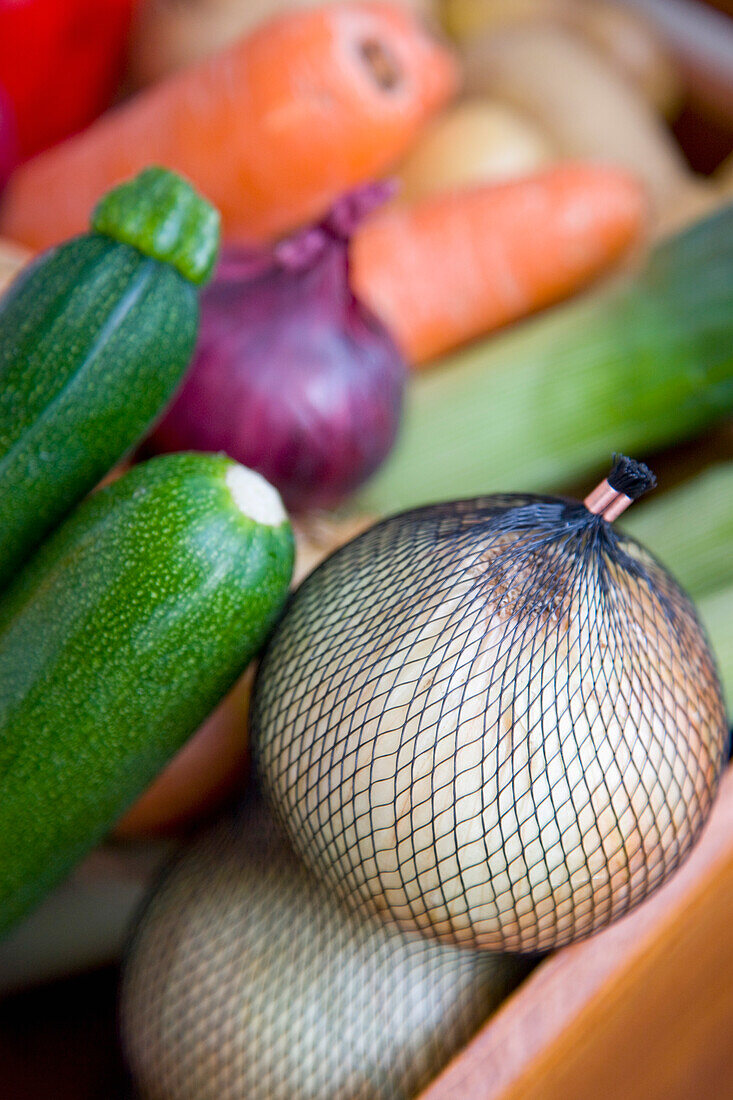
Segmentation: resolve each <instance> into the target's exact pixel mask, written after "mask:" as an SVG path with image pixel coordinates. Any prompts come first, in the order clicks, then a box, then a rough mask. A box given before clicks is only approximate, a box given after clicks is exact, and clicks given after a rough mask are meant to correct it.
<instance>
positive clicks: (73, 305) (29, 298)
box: [0, 168, 219, 584]
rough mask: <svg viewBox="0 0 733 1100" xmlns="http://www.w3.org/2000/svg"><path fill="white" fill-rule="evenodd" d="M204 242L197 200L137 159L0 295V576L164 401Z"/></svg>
mask: <svg viewBox="0 0 733 1100" xmlns="http://www.w3.org/2000/svg"><path fill="white" fill-rule="evenodd" d="M218 238H219V231H218V215H217V213H216V211H215V210H214V209H213V207H212V206H210V205H209V203H207V202H206V201H205V200H204V199H202V198H201V197H200V196H199V195H197V194H196V192H194V191H193V189H192V188H191V187H190V186H189V185H188V184H187V183H185V182H184V181H183V180H182V179H180V178H179V177H178V176H175V175H174V174H173V173H171V172H167V171H165V170H163V169H159V168H152V169H148V170H147V171H146V172H143V173H142V174H141V175H140V176H138V177H137V178H136V179H134V180H132V181H131V182H130V183H127V184H123V185H122V186H121V187H119V188H116V189H115V190H114V191H112V192H110V194H108V195H107V196H106V197H105V198H104V199H102V201H101V203H100V204H99V206H98V208H97V210H96V211H95V213H94V216H93V219H92V232H90V233H88V234H86V235H84V236H80V237H76V238H74V239H73V240H71V241H68V242H67V243H66V244H63V245H60V246H59V247H58V248H55V249H51V250H50V251H48V252H46V253H44V254H43V255H42V256H40V257H39V259H38V260H37V261H36V262H35V263H32V264H31V265H30V266H29V267H28V268H27V269H26V270H25V271H24V272H23V273H21V275H20V276H19V277H18V278H17V279H16V280H15V282H14V283H13V284H11V286H10V288H9V290H8V291H7V292H6V294H5V295H4V296H3V297H2V298H1V299H0V584H4V583H6V582H7V581H9V580H10V578H11V577H12V576H13V574H14V573H15V571H16V570H17V569H18V568H19V566H21V565H22V564H23V563H24V561H25V560H26V559H27V557H28V556H29V554H30V553H31V552H32V551H33V550H34V549H35V547H36V546H37V545H38V543H40V541H41V540H42V539H43V538H44V537H45V535H46V534H47V533H48V532H49V531H50V530H51V529H52V528H53V527H54V526H55V525H56V524H57V523H58V522H59V521H60V520H61V519H62V518H63V516H64V515H65V514H66V513H67V512H68V511H69V510H70V509H71V508H72V507H73V505H74V504H76V503H77V501H78V500H80V499H81V498H82V497H83V496H85V495H86V493H87V492H89V490H90V489H92V488H94V486H95V485H96V484H97V482H98V481H100V480H101V478H102V477H103V476H104V475H105V474H106V473H107V472H108V471H109V470H110V468H111V467H112V466H114V465H115V463H116V462H118V461H119V460H120V459H121V458H122V457H123V456H124V455H125V454H126V453H127V452H129V451H130V450H131V449H132V448H133V447H134V446H135V444H136V443H138V442H139V440H140V439H141V438H142V436H143V435H144V434H145V432H146V431H147V429H148V428H149V426H150V425H151V423H152V422H153V421H154V419H155V418H156V416H157V415H158V414H159V413H160V412H161V411H162V409H163V408H164V407H165V405H166V404H167V402H168V401H169V399H170V398H171V397H172V395H173V393H174V392H175V390H176V388H177V386H178V384H179V382H180V381H181V380H182V378H183V374H184V371H185V369H186V367H187V366H188V363H189V361H190V359H191V356H192V354H193V350H194V345H195V340H196V333H197V328H198V290H197V288H198V287H199V286H200V285H201V284H202V283H203V282H204V281H205V280H206V279H207V278H208V276H209V274H210V271H211V267H212V265H213V263H214V260H215V257H216V252H217V248H218Z"/></svg>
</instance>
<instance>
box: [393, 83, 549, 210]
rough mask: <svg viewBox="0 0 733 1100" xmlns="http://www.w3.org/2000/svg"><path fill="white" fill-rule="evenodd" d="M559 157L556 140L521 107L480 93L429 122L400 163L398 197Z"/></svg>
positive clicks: (519, 171) (410, 198) (497, 176)
mask: <svg viewBox="0 0 733 1100" xmlns="http://www.w3.org/2000/svg"><path fill="white" fill-rule="evenodd" d="M553 159H555V158H554V153H553V148H552V144H551V143H550V141H549V140H548V139H547V138H546V137H545V136H544V134H543V133H542V131H541V129H540V128H539V127H538V126H536V125H535V124H534V123H533V122H532V121H531V119H529V118H527V117H526V116H524V115H522V114H521V112H519V111H515V110H513V109H512V108H511V107H507V106H506V105H505V104H503V103H501V102H500V101H498V100H495V99H489V98H486V97H480V96H476V97H474V98H472V99H464V100H462V101H461V102H459V103H456V104H455V105H454V106H452V107H448V108H447V110H445V111H443V112H442V113H441V114H440V115H439V116H438V117H437V118H436V119H434V120H433V121H432V122H430V123H428V125H427V126H426V127H425V129H424V131H423V133H422V134H421V135H420V137H419V138H418V139H417V142H416V143H415V145H414V146H413V148H412V149H411V150H410V152H409V153H408V154H407V156H406V157H405V159H404V160H403V162H402V165H401V167H400V170H399V173H398V178H399V181H400V184H401V186H400V189H399V192H398V196H397V198H398V201H400V202H414V201H415V199H421V198H424V197H425V196H426V195H432V194H434V193H435V192H439V191H448V190H450V189H451V188H454V187H465V186H469V185H471V184H477V183H490V182H495V181H496V180H503V179H506V178H508V177H511V176H521V175H524V174H526V173H528V172H533V171H536V170H537V169H538V168H541V167H543V166H544V165H545V164H547V163H548V162H549V161H551V160H553Z"/></svg>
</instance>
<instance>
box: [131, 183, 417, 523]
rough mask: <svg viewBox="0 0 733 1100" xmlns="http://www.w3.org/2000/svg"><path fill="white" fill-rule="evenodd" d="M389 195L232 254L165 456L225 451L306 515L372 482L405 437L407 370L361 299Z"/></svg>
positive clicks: (160, 443) (167, 421)
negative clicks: (369, 250) (357, 241)
mask: <svg viewBox="0 0 733 1100" xmlns="http://www.w3.org/2000/svg"><path fill="white" fill-rule="evenodd" d="M388 192H389V189H388V188H385V187H384V186H379V185H371V186H367V187H364V188H362V189H361V190H358V191H355V192H352V193H350V194H347V195H345V196H343V197H342V198H341V199H340V200H339V201H338V202H337V203H336V205H335V206H334V207H333V208H332V210H331V211H330V213H329V214H328V216H327V217H326V218H325V220H324V221H322V222H321V223H320V224H319V225H317V226H313V227H311V228H309V229H305V230H303V231H302V232H301V233H299V234H297V235H296V236H294V237H291V238H290V239H288V240H285V241H281V242H280V243H279V244H278V245H276V246H275V247H274V248H272V249H263V250H261V251H259V252H252V251H250V252H247V251H243V250H236V249H230V250H228V251H226V252H225V253H224V255H223V257H222V260H221V262H220V264H219V268H218V271H217V274H216V278H215V281H214V283H213V285H212V287H211V289H210V292H209V293H208V294H207V296H206V299H205V302H204V304H203V309H202V324H201V332H200V336H199V342H198V349H197V353H196V357H195V359H194V362H193V365H192V368H191V371H190V373H189V375H188V377H187V378H186V381H185V382H184V384H183V388H182V390H181V391H180V393H179V394H178V396H177V397H176V399H175V401H174V403H173V405H172V407H171V408H170V409H169V411H168V412H167V413H166V415H165V416H164V417H163V420H162V421H161V423H160V424H159V425H158V426H157V427H156V428H155V430H154V432H153V434H152V436H151V439H150V446H151V447H152V448H153V449H154V450H165V451H176V450H199V451H225V452H226V453H227V454H229V455H230V456H231V457H232V458H236V459H237V460H238V461H240V462H242V463H244V465H246V466H249V467H250V468H251V469H254V470H258V471H259V472H260V473H261V474H263V476H264V477H266V478H267V479H268V481H269V482H270V483H271V484H272V485H274V486H276V488H277V489H278V490H279V492H280V493H281V494H282V497H283V500H284V501H285V504H286V506H287V507H288V508H290V509H293V510H294V511H296V512H302V511H303V510H304V509H307V508H328V507H333V506H335V505H337V504H340V503H341V502H342V501H343V500H344V499H345V498H346V497H347V496H348V495H349V494H350V493H352V492H353V491H354V490H355V489H356V488H358V487H359V486H360V485H361V484H362V483H363V482H364V481H365V480H366V479H367V478H368V477H369V476H370V475H371V474H373V473H374V471H375V470H376V469H377V468H378V467H379V466H380V465H381V464H382V462H383V461H384V459H385V457H386V456H387V454H389V452H390V450H391V449H392V446H393V444H394V441H395V437H396V434H397V428H398V425H399V418H400V411H401V408H402V395H403V390H404V384H405V378H406V374H407V371H406V368H405V364H404V362H403V359H402V357H401V355H400V353H399V351H398V350H397V347H396V345H395V343H394V341H393V339H392V337H391V336H390V334H389V332H388V331H387V330H386V329H385V328H384V326H383V325H382V324H381V322H380V321H378V320H377V318H376V317H375V316H374V315H373V314H372V313H370V312H369V310H367V309H366V308H365V307H364V306H363V305H362V304H361V302H360V301H359V299H358V298H357V297H356V296H355V295H354V293H353V292H352V290H351V287H350V285H349V260H348V248H349V240H350V238H351V235H352V233H353V232H354V229H355V228H356V226H357V225H358V223H359V222H360V221H361V219H362V217H363V216H364V215H365V214H366V213H368V211H369V210H371V209H372V208H373V207H374V206H375V205H379V204H380V203H381V202H382V201H383V200H384V197H385V196H386V194H388Z"/></svg>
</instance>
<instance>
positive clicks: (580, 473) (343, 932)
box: [0, 0, 733, 1100]
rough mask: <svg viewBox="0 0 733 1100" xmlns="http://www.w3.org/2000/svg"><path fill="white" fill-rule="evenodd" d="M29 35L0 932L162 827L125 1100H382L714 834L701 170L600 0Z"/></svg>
mask: <svg viewBox="0 0 733 1100" xmlns="http://www.w3.org/2000/svg"><path fill="white" fill-rule="evenodd" d="M92 6H93V5H92ZM51 7H52V5H49V4H47V2H46V0H28V2H27V3H25V4H23V5H8V4H4V3H3V0H0V189H1V190H0V795H1V796H2V797H1V798H0V934H5V933H7V932H9V931H10V930H11V929H12V928H15V927H17V925H18V923H19V922H20V921H22V920H23V919H24V917H25V916H26V915H27V914H29V913H30V912H31V911H32V910H33V909H34V908H35V906H36V905H37V904H38V903H39V902H40V900H41V899H42V898H43V897H44V896H45V895H47V894H48V893H49V892H50V891H52V890H53V888H54V887H55V885H56V884H57V883H60V882H62V881H63V880H64V879H65V878H66V876H67V875H68V874H69V872H70V871H71V870H72V868H74V867H75V865H76V864H77V863H78V862H79V861H80V860H81V859H82V858H83V857H84V856H85V854H86V853H88V852H90V850H92V849H94V848H96V847H97V846H99V845H103V844H104V843H105V841H106V838H107V837H108V836H109V834H111V833H116V835H117V837H128V838H129V837H141V836H142V837H147V836H150V835H151V834H160V833H165V832H173V833H174V834H177V839H176V840H175V842H174V844H175V846H177V847H180V849H181V850H180V853H179V855H178V858H177V860H176V862H175V863H174V864H173V865H172V867H171V868H170V869H169V870H168V872H167V873H166V874H165V875H164V877H163V878H162V880H161V881H160V882H159V884H158V885H157V886H156V888H155V889H154V890H153V891H152V892H151V894H150V898H149V901H148V904H147V906H146V908H145V910H144V912H143V913H142V914H141V916H140V917H139V919H138V922H137V924H136V928H135V931H134V934H133V937H132V939H131V941H130V948H129V953H128V957H127V961H126V964H125V967H124V972H123V981H122V995H121V996H122V1000H121V1008H122V1011H121V1021H122V1030H123V1042H124V1047H125V1053H126V1057H127V1059H128V1062H129V1065H130V1068H131V1070H132V1073H133V1077H134V1082H135V1086H136V1088H137V1090H138V1092H139V1095H140V1097H141V1100H160V1098H161V1097H163V1096H165V1097H166V1098H167V1100H204V1098H205V1097H208V1096H211V1097H217V1098H218V1097H220V1096H227V1097H230V1098H231V1100H244V1097H248V1098H257V1097H259V1096H261V1097H263V1100H264V1098H265V1097H283V1100H284V1098H286V1097H287V1100H307V1098H310V1100H316V1098H321V1097H322V1098H323V1100H331V1098H332V1097H334V1096H336V1095H338V1096H339V1097H340V1098H341V1100H380V1098H382V1097H384V1098H385V1100H386V1098H390V1100H392V1098H397V1097H399V1098H401V1100H409V1098H410V1097H414V1096H416V1094H417V1093H418V1092H419V1090H420V1089H422V1088H423V1087H425V1086H426V1085H427V1083H428V1082H429V1081H430V1080H431V1079H432V1078H433V1077H434V1076H435V1074H436V1073H437V1072H438V1071H439V1070H440V1068H441V1067H442V1066H443V1065H444V1064H445V1063H446V1061H447V1060H448V1059H449V1058H450V1057H452V1056H453V1054H454V1053H455V1052H456V1051H458V1050H459V1049H460V1048H461V1046H462V1045H463V1044H464V1043H465V1042H466V1041H467V1040H468V1039H469V1038H470V1036H471V1034H472V1033H473V1032H474V1031H475V1030H476V1028H478V1027H479V1026H481V1024H482V1023H483V1021H484V1020H485V1019H486V1018H487V1016H488V1015H489V1013H490V1012H491V1011H493V1009H494V1008H495V1006H496V1005H497V1004H498V1003H499V1001H500V1000H501V998H502V997H503V996H504V995H505V994H506V992H507V991H508V990H509V989H510V988H511V987H512V986H513V985H515V984H516V983H518V982H519V981H520V980H521V978H522V976H523V974H524V973H525V972H526V970H527V968H528V966H529V965H530V963H529V961H528V960H527V959H524V960H523V959H521V958H520V957H519V956H522V955H528V956H530V955H531V956H535V955H536V954H537V953H538V952H545V951H549V950H553V949H557V948H561V947H562V946H564V945H565V944H568V943H572V942H574V941H576V940H578V939H580V938H582V937H585V936H588V935H591V934H594V933H597V932H599V931H600V930H601V929H603V928H604V927H605V926H606V925H607V924H609V923H610V922H611V921H613V920H616V919H617V918H618V917H620V916H621V915H623V914H624V913H627V912H629V911H630V910H631V909H632V908H634V907H635V906H636V905H638V904H640V903H641V902H643V900H644V898H646V897H647V896H648V895H649V894H650V893H651V892H652V891H653V890H655V889H656V888H657V887H658V886H659V885H660V884H661V883H663V882H664V881H666V880H667V879H668V878H669V876H670V875H671V874H672V873H673V872H674V871H675V869H676V868H677V867H678V866H679V865H680V863H681V862H682V861H683V860H684V859H685V858H686V857H687V855H688V854H689V852H690V851H691V850H692V849H693V847H694V844H695V841H696V839H697V837H698V836H699V834H700V831H701V829H702V828H703V827H704V824H705V821H706V820H707V818H708V816H709V814H710V813H711V812H712V811H713V806H714V800H715V796H716V792H717V790H718V785H719V780H720V777H721V774H722V770H723V768H724V766H725V764H726V756H727V751H728V747H729V732H728V723H729V721H730V717H731V716H733V709H732V708H733V625H732V624H733V555H731V553H730V540H731V537H733V505H732V502H733V436H732V435H731V432H730V425H731V413H733V206H731V204H730V201H729V200H730V194H729V189H730V181H729V179H728V178H727V177H728V176H729V175H730V171H729V168H728V167H726V165H723V167H722V168H721V169H720V172H719V173H718V174H717V175H716V176H713V177H711V178H704V177H701V176H698V175H696V174H695V173H694V172H693V171H692V170H691V168H690V167H689V165H688V163H687V161H686V159H685V155H684V152H683V149H682V148H681V146H680V145H679V144H678V142H677V141H676V139H675V137H674V136H673V132H672V130H671V128H670V122H671V120H673V119H674V117H675V112H677V111H678V110H679V109H680V105H681V104H683V103H685V102H686V99H685V97H686V96H688V95H689V93H688V90H687V87H686V85H685V80H686V77H685V74H684V70H683V67H682V66H678V65H677V63H676V61H675V57H674V56H673V55H672V53H671V52H670V49H669V47H667V46H665V44H664V42H663V40H662V38H661V37H660V36H659V35H657V34H656V33H655V31H654V28H652V27H650V26H649V25H648V24H647V23H646V22H645V21H644V20H643V19H640V18H639V17H638V16H636V15H634V14H633V13H632V12H631V11H630V10H628V9H623V10H622V9H621V8H619V7H617V5H616V3H615V2H614V0H594V2H593V3H588V2H586V0H522V2H521V3H509V2H507V0H441V2H438V0H330V2H319V3H315V2H313V0H258V2H257V3H243V2H242V0H215V2H214V0H191V3H189V4H187V5H180V4H174V3H172V2H171V0H137V3H136V4H131V3H130V2H129V0H115V3H114V4H110V5H108V6H105V11H104V13H103V14H100V13H99V12H97V16H96V18H95V20H94V21H92V20H89V21H88V35H87V36H86V37H84V36H82V37H81V38H77V37H76V36H75V35H76V32H75V31H74V27H75V26H76V27H78V26H81V23H79V24H76V23H75V22H74V19H75V18H76V17H77V16H78V17H79V18H81V15H82V14H83V13H84V12H85V11H86V9H87V8H89V4H88V0H74V3H73V4H69V5H67V6H65V7H64V12H63V13H61V12H60V10H59V12H54V14H53V18H51V15H50V14H48V13H49V12H50V9H51ZM6 9H7V10H6ZM15 9H17V10H15ZM133 9H134V10H133ZM90 10H91V9H90ZM44 11H46V12H47V14H46V15H45V16H44V14H43V13H44ZM34 19H35V20H36V23H35V28H36V29H35V30H33V20H34ZM85 26H87V24H86V23H85ZM441 26H442V31H443V32H444V34H443V37H441ZM128 29H131V34H130V36H129V38H128V36H127V30H128ZM31 31H32V34H31ZM446 33H447V35H448V37H449V38H450V39H452V42H449V41H448V39H447V38H446V37H445V34H446ZM29 34H30V35H31V38H32V39H33V40H34V42H35V44H36V46H37V49H35V51H33V50H31V51H28V50H25V49H23V50H21V49H20V48H19V47H18V45H17V44H18V43H22V40H23V35H25V36H26V38H27V37H28V35H29ZM70 41H71V42H73V43H74V48H75V50H77V53H76V54H75V57H76V61H75V62H74V72H75V80H74V81H71V82H69V80H68V79H65V78H64V79H62V78H60V77H59V75H58V66H59V64H60V63H61V60H60V59H61V58H62V57H63V55H64V49H65V43H68V42H70ZM14 43H15V45H14ZM19 57H21V58H22V59H23V64H22V65H21V66H20V67H19V66H18V58H19ZM67 67H68V64H67ZM123 67H124V68H125V72H124V74H122V68H123ZM66 75H68V74H66ZM118 75H119V76H121V80H119V81H118ZM54 84H56V85H58V88H59V89H60V90H59V93H58V95H54ZM113 100H115V105H114V108H113V109H108V108H110V106H111V104H112V101H113ZM39 103H43V104H44V105H45V104H46V103H48V110H47V111H46V110H45V108H44V109H43V110H41V109H39V107H38V104H39ZM39 250H45V251H39ZM534 314H536V315H537V316H532V315H534ZM660 448H666V449H667V450H666V452H661V453H660ZM619 449H622V450H623V451H625V452H627V453H633V454H634V455H635V456H637V459H636V460H632V459H629V458H625V457H623V456H622V455H619V454H617V453H616V454H615V457H614V462H613V466H612V469H611V470H610V472H609V473H607V475H606V476H605V477H603V472H604V470H608V465H607V463H608V460H609V455H611V454H614V453H615V452H618V450H619ZM695 451H696V453H693V452H695ZM161 452H162V453H161ZM151 455H152V456H154V457H150V456H151ZM642 459H646V460H647V461H649V463H650V465H651V466H653V467H654V468H655V469H656V470H657V472H658V474H659V480H660V492H659V493H655V494H654V496H653V498H652V500H651V501H650V502H648V503H647V501H646V500H642V501H640V502H639V503H638V504H635V506H634V508H633V509H632V510H631V512H630V514H629V515H628V516H626V515H624V516H623V518H619V517H620V516H621V513H622V512H623V511H624V509H625V508H626V507H627V506H628V505H630V504H631V503H632V501H635V500H636V499H637V498H639V497H641V496H642V495H643V494H644V493H645V492H646V491H647V490H648V489H650V488H652V487H653V486H654V483H655V478H654V475H653V474H652V473H651V471H650V469H649V467H648V466H647V465H646V464H645V462H643V461H641V460H642ZM599 478H601V480H600V482H599V483H598V484H597V485H596V488H595V489H593V488H592V486H593V484H594V483H595V482H597V481H598V479H599ZM286 509H288V510H290V511H292V513H293V515H294V517H295V519H294V522H293V523H292V524H291V521H290V519H289V517H288V515H287V512H286ZM293 589H294V590H293ZM693 601H696V602H693ZM724 693H727V697H726V696H724ZM726 698H727V704H728V710H729V714H728V715H726ZM250 730H251V738H252V756H253V761H254V767H253V769H252V771H253V774H252V775H251V776H249V782H250V786H249V787H247V782H248V775H249V751H250V750H249V740H250ZM226 803H234V804H235V805H234V806H233V807H231V806H230V807H229V809H230V810H233V812H231V813H227V815H226V816H225V818H224V819H223V820H222V821H221V822H219V824H218V825H217V824H215V825H214V827H213V831H211V832H209V833H207V834H205V835H204V836H203V837H202V838H201V839H198V840H196V839H194V841H193V843H192V846H191V847H190V848H189V849H187V848H186V846H185V841H184V839H183V837H182V828H183V827H184V826H185V827H186V828H188V827H190V826H191V824H192V823H195V822H196V821H197V820H201V819H203V818H205V817H207V816H210V815H211V814H212V813H214V812H216V811H218V810H219V809H220V808H222V807H223V806H224V805H225V804H226ZM148 850H149V846H148ZM83 872H84V868H83V867H82V868H80V873H83ZM71 881H72V883H73V880H71ZM71 888H72V889H73V885H72V886H71ZM84 897H85V898H86V897H88V895H86V894H85V895H84ZM79 904H86V905H89V902H88V901H84V902H82V901H80V902H79ZM92 908H93V906H92ZM117 923H118V924H119V922H117ZM25 927H27V925H26V926H25ZM21 931H22V929H21ZM82 934H83V933H82V932H80V933H79V935H82ZM70 940H73V935H71V936H70ZM10 945H11V946H12V941H10ZM120 951H121V946H120V945H119V943H117V942H115V943H110V945H109V952H108V954H109V955H113V954H115V953H116V954H117V955H118V956H119V954H120ZM31 954H32V952H31ZM40 954H42V952H41V953H40ZM70 954H73V949H72V951H71V952H70ZM79 955H80V957H82V956H83V957H84V958H87V957H88V956H84V952H83V950H80V952H79ZM30 979H32V975H31V974H30V973H29V980H30Z"/></svg>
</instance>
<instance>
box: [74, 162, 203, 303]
mask: <svg viewBox="0 0 733 1100" xmlns="http://www.w3.org/2000/svg"><path fill="white" fill-rule="evenodd" d="M92 229H93V230H94V231H95V232H96V233H101V234H103V235H104V236H107V237H112V238H113V239H114V240H116V241H122V242H123V243H124V244H130V245H132V246H133V247H134V248H137V249H138V250H139V251H140V252H142V253H144V254H145V255H146V256H150V257H152V259H154V260H160V261H161V262H163V263H168V264H171V266H172V267H175V268H176V270H178V271H180V273H181V275H183V276H184V277H185V278H186V279H188V280H189V281H190V282H192V283H194V284H195V285H196V286H201V285H202V284H203V283H205V282H207V280H208V279H209V278H210V277H211V273H212V271H213V269H214V264H215V262H216V257H217V253H218V251H219V213H218V211H217V210H216V209H215V208H214V207H213V206H212V205H211V203H210V202H207V200H206V199H205V198H203V197H202V196H201V195H199V194H198V192H197V191H194V189H193V187H191V185H190V184H189V183H187V182H186V180H184V179H182V177H181V176H178V175H176V173H175V172H169V171H168V170H167V169H166V168H155V167H154V168H146V169H145V171H143V172H141V173H140V174H139V175H137V176H135V178H134V179H132V180H128V181H127V182H126V183H122V184H120V186H119V187H115V188H113V189H112V190H111V191H109V192H108V193H107V194H106V195H105V196H104V197H103V198H102V199H101V200H100V201H99V203H98V204H97V206H96V209H95V210H94V213H93V215H92Z"/></svg>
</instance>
